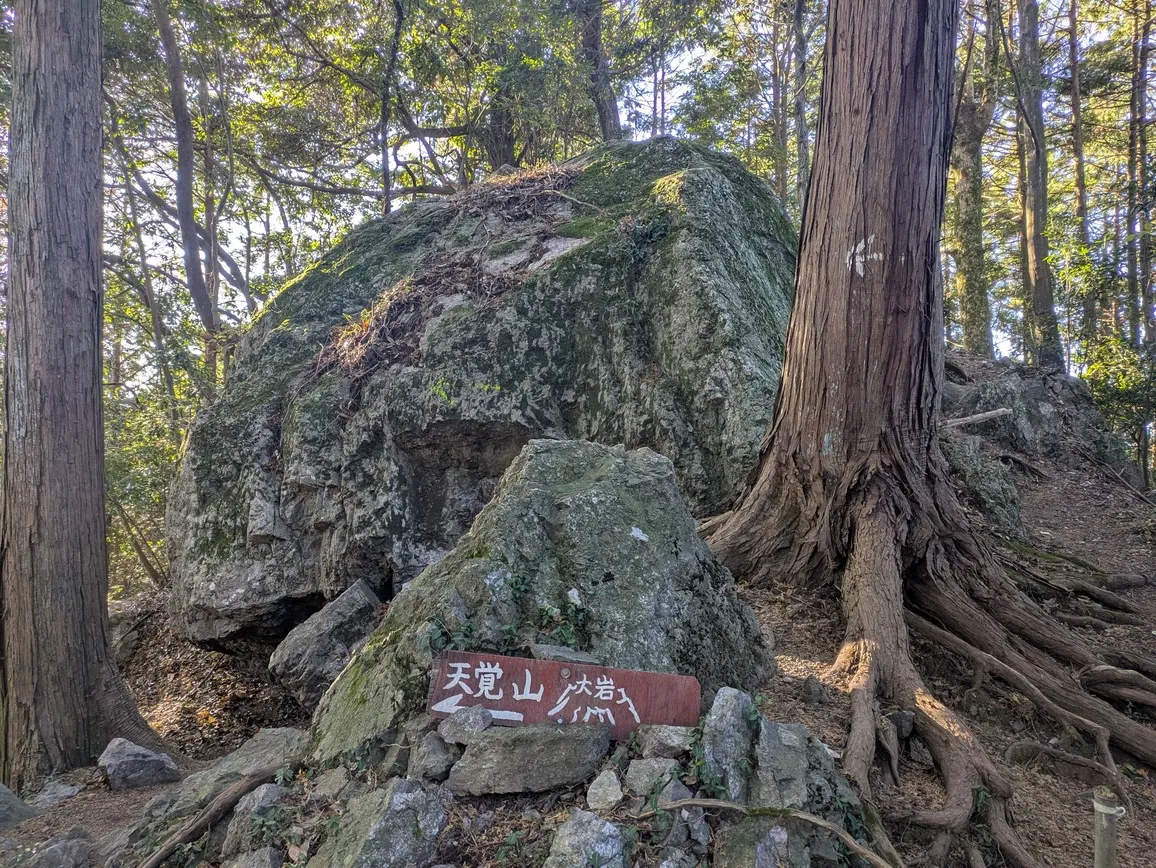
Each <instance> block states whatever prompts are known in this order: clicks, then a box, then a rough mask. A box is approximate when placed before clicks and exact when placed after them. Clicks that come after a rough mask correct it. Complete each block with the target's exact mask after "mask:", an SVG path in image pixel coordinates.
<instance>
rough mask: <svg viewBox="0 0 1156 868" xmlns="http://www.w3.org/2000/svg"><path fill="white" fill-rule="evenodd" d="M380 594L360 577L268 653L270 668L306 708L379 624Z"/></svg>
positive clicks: (319, 696) (309, 706) (330, 682)
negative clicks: (270, 653) (378, 595)
mask: <svg viewBox="0 0 1156 868" xmlns="http://www.w3.org/2000/svg"><path fill="white" fill-rule="evenodd" d="M380 610H381V600H379V599H378V597H377V595H376V594H375V593H373V589H372V588H370V587H369V585H368V584H366V582H365V581H364V580H362V579H358V580H357V581H356V582H354V583H353V584H352V585H351V586H349V587H348V588H346V589H345V591H343V592H342V593H341V595H340V596H338V597H337V599H336V600H333V601H332V602H330V603H327V604H326V605H325V606H324V607H323V608H322V609H321V611H319V612H317V613H315V614H313V615H311V616H310V617H309V618H308V619H306V620H305V621H304V622H303V623H301V624H298V625H297V626H296V627H294V628H293V629H292V630H290V631H289V635H288V636H286V637H285V639H284V640H283V641H282V642H281V644H280V645H278V646H277V649H276V650H275V651H274V652H273V655H272V656H271V657H270V658H269V671H270V672H272V673H273V675H274V676H276V678H277V680H278V681H279V682H281V683H282V684H283V685H285V686H286V687H288V688H289V689H290V690H291V691H292V692H293V695H294V696H296V697H297V699H298V701H299V702H300V703H301V704H302V705H303V706H305V707H306V708H313V707H315V706H316V705H317V702H318V701H319V700H320V699H321V695H322V694H323V693H325V691H326V689H328V687H329V685H330V684H332V683H333V679H335V678H336V677H337V676H338V675H340V674H341V670H342V669H344V668H345V664H347V663H348V662H349V658H350V657H351V656H352V655H353V653H354V652H355V651H356V650H357V649H358V648H360V647H361V646H362V645H364V644H365V640H366V639H368V638H369V634H370V633H372V632H373V628H374V627H376V626H377V622H378V620H379V612H380Z"/></svg>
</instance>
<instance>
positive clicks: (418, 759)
mask: <svg viewBox="0 0 1156 868" xmlns="http://www.w3.org/2000/svg"><path fill="white" fill-rule="evenodd" d="M460 756H461V751H460V750H459V749H457V748H456V746H455V748H454V750H453V751H452V752H451V750H450V748H449V746H447V745H446V743H445V742H444V741H442V737H441V736H440V735H438V734H437V733H436V732H427V733H426V734H425V737H424V738H423V739H422V740H421V744H419V745H418V746H417V747H416V748H414V749H413V751H412V752H411V753H410V757H409V771H408V772H407V773H406V777H408V778H409V779H410V780H411V781H422V780H428V781H444V780H445V779H446V777H448V776H449V773H450V768H452V767H453V764H454V763H455V762H457V760H458V758H459V757H460Z"/></svg>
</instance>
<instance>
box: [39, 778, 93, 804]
mask: <svg viewBox="0 0 1156 868" xmlns="http://www.w3.org/2000/svg"><path fill="white" fill-rule="evenodd" d="M83 790H84V785H83V784H67V783H65V782H64V781H49V782H48V783H47V784H45V785H44V788H43V789H42V790H41V791H40V792H39V793H37V794H36V795H35V796H34V797H33V798H31V799H29V800H28V804H30V805H31V806H32V807H34V808H38V809H39V808H47V807H48V806H50V805H56V804H59V803H60V802H63V801H64V800H65V799H71V798H72V797H73V796H75V795H76V794H77V793H80V792H83Z"/></svg>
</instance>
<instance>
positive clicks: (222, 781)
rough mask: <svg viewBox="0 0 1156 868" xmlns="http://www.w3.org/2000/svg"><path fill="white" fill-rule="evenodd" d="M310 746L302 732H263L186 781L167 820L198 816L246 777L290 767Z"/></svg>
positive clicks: (265, 730)
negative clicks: (276, 767) (206, 806)
mask: <svg viewBox="0 0 1156 868" xmlns="http://www.w3.org/2000/svg"><path fill="white" fill-rule="evenodd" d="M308 745H309V736H308V733H305V732H302V731H301V730H299V729H292V728H290V727H280V728H269V729H262V730H259V731H258V732H257V734H256V735H254V736H253V737H252V738H251V739H249V740H248V741H247V742H245V743H244V744H242V745H241V746H240V747H239V748H237V749H236V750H235V751H233V752H232V753H230V754H227V755H225V756H223V757H221V759H219V760H217V761H216V762H215V763H213V764H212V765H211V766H209V767H208V768H207V769H205V770H204V771H200V772H197V773H196V774H191V775H189V776H188V777H187V778H185V779H184V781H182V782H181V786H180V788H179V789H178V790H177V793H176V797H175V800H174V801H173V802H172V804H171V805H170V806H168V808H167V809H166V810H165V811H164V814H163V816H164V817H167V818H171V817H174V816H185V815H188V814H192V813H195V812H196V811H199V810H200V809H201V808H203V807H204V806H205V805H207V804H208V803H209V802H210V801H212V800H213V798H215V797H216V796H217V795H218V794H220V793H221V792H222V791H223V790H224V789H225V788H226V787H229V786H231V785H232V784H235V783H236V782H237V781H239V780H240V779H241V778H243V777H245V776H246V775H250V774H252V773H253V772H255V771H258V770H259V769H263V768H267V767H269V766H275V765H279V764H284V765H289V764H290V763H292V762H294V761H295V760H297V759H300V758H301V757H302V756H303V755H304V753H305V751H306V749H307V748H308Z"/></svg>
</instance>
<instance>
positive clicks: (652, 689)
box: [429, 651, 701, 741]
mask: <svg viewBox="0 0 1156 868" xmlns="http://www.w3.org/2000/svg"><path fill="white" fill-rule="evenodd" d="M700 696H701V689H700V687H699V684H698V679H697V678H689V677H687V676H685V675H667V674H664V673H660V672H639V671H637V670H632V669H611V668H610V667H609V666H593V665H590V664H586V663H560V662H555V661H551V660H532V659H528V658H523V657H503V656H501V655H498V654H472V653H466V652H463V651H447V652H446V653H444V654H442V655H441V656H440V657H439V658H438V660H437V668H436V669H435V671H434V674H433V679H432V680H431V682H430V693H429V712H430V714H431V715H433V716H434V717H449V716H450V715H451V714H453V713H454V712H455V711H456V710H457V709H459V708H466V707H469V706H471V705H481V706H483V707H485V708H487V709H489V711H490V713H491V714H492V715H493V716H494V723H499V724H502V725H504V726H519V725H521V724H527V723H561V724H570V723H603V724H607V725H608V726H609V727H610V737H611V738H613V739H615V740H617V741H622V740H624V739H625V738H626V737H627V736H628V735H629V734H630V733H631V732H632V731H633V730H635V729H636V728H637V727H638V726H639V725H640V724H643V723H661V724H667V725H670V726H694V725H695V724H696V723H698V711H699V703H700V702H701V698H700Z"/></svg>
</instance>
